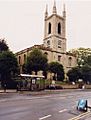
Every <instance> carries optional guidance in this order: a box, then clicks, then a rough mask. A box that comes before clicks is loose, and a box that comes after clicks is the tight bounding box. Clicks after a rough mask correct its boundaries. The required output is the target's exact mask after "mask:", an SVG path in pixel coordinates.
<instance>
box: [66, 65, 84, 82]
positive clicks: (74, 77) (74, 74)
mask: <svg viewBox="0 0 91 120" xmlns="http://www.w3.org/2000/svg"><path fill="white" fill-rule="evenodd" d="M67 76H68V78H69V82H77V81H78V79H80V78H82V73H81V68H80V67H74V68H72V69H70V70H69V71H68V72H67Z"/></svg>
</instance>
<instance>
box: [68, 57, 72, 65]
mask: <svg viewBox="0 0 91 120" xmlns="http://www.w3.org/2000/svg"><path fill="white" fill-rule="evenodd" d="M68 64H69V66H71V65H72V57H69V59H68Z"/></svg>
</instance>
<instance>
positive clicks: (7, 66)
mask: <svg viewBox="0 0 91 120" xmlns="http://www.w3.org/2000/svg"><path fill="white" fill-rule="evenodd" d="M17 72H18V63H17V59H16V57H15V55H14V54H13V53H12V52H10V51H3V52H2V53H0V76H1V82H2V83H8V82H9V81H10V80H11V78H12V77H13V76H14V75H15V74H16V73H17Z"/></svg>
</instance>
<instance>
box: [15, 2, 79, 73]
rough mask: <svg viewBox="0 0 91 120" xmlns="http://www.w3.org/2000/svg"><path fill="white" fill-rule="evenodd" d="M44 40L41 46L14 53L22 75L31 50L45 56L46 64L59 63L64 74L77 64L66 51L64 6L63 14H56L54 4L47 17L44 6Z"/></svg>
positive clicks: (73, 56) (73, 57) (74, 57)
mask: <svg viewBox="0 0 91 120" xmlns="http://www.w3.org/2000/svg"><path fill="white" fill-rule="evenodd" d="M44 23H45V24H44V25H45V26H44V39H43V44H42V45H34V46H32V47H30V48H26V49H24V50H22V51H19V52H17V53H16V56H17V60H18V63H19V66H20V72H21V73H22V65H23V64H24V62H25V60H26V57H27V55H28V54H29V53H30V52H31V50H32V49H33V48H39V49H40V50H41V51H42V52H43V53H44V54H46V55H47V58H48V62H49V63H50V62H53V61H56V62H59V63H61V64H62V65H63V66H64V69H65V73H66V72H67V71H68V70H69V69H70V68H72V67H75V66H76V64H77V60H76V56H75V55H73V54H71V53H68V52H67V51H66V43H67V39H66V11H65V6H64V10H63V14H62V15H61V16H60V15H58V14H57V9H56V3H55V2H54V5H53V12H52V14H51V15H50V16H48V10H47V6H46V11H45V18H44Z"/></svg>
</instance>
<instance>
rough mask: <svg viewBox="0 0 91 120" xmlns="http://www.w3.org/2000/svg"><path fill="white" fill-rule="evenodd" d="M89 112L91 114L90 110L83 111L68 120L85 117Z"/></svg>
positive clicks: (77, 119)
mask: <svg viewBox="0 0 91 120" xmlns="http://www.w3.org/2000/svg"><path fill="white" fill-rule="evenodd" d="M89 114H91V112H90V111H88V112H85V113H82V114H80V115H78V116H76V117H73V118H71V119H68V120H79V119H80V118H83V117H85V116H87V115H89Z"/></svg>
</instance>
